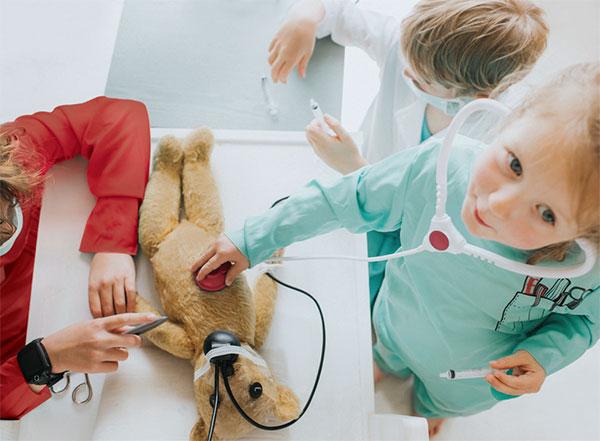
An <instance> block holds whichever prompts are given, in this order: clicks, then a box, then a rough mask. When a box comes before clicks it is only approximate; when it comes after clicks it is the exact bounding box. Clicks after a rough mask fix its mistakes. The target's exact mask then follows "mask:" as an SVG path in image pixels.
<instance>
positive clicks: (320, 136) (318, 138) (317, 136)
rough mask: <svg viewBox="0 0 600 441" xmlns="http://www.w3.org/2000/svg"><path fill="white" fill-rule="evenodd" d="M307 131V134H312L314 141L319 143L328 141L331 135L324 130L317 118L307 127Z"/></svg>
mask: <svg viewBox="0 0 600 441" xmlns="http://www.w3.org/2000/svg"><path fill="white" fill-rule="evenodd" d="M306 133H307V135H310V137H311V139H312V142H315V143H319V144H322V143H323V142H326V141H327V138H328V137H329V135H327V134H326V133H325V132H324V131H323V129H322V128H321V125H320V124H319V122H318V121H317V120H316V119H314V120H312V121H311V123H310V124H309V125H308V126H307V127H306Z"/></svg>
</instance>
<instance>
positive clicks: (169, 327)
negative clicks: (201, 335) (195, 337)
mask: <svg viewBox="0 0 600 441" xmlns="http://www.w3.org/2000/svg"><path fill="white" fill-rule="evenodd" d="M135 311H136V312H153V313H154V314H156V315H158V316H160V315H162V314H161V313H160V312H159V311H158V310H157V309H156V308H154V306H152V305H151V304H150V303H149V302H148V301H147V300H146V299H144V298H143V297H142V296H139V295H138V296H137V299H136V302H135ZM144 335H145V336H146V337H148V340H150V341H151V342H152V343H154V344H155V345H156V346H158V347H159V348H161V349H162V350H163V351H167V352H168V353H170V354H172V355H174V356H176V357H179V358H185V359H187V360H190V359H192V357H193V356H194V345H193V344H192V341H191V340H190V338H189V337H188V335H187V333H186V332H185V330H184V329H183V328H182V327H181V326H180V325H178V324H176V323H173V322H172V321H170V320H167V321H166V322H164V323H163V324H162V325H160V326H158V327H156V328H154V329H152V330H150V331H148V332H146V333H145V334H144Z"/></svg>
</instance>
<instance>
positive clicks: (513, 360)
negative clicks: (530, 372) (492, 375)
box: [490, 353, 523, 369]
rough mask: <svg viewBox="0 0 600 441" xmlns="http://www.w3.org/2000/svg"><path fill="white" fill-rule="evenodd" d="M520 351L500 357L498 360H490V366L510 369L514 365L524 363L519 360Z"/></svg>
mask: <svg viewBox="0 0 600 441" xmlns="http://www.w3.org/2000/svg"><path fill="white" fill-rule="evenodd" d="M519 358H520V357H519V355H518V353H516V354H512V355H508V356H506V357H502V358H499V359H498V360H494V361H491V362H490V367H491V368H492V369H510V368H512V367H515V366H518V365H520V364H523V363H521V362H520V360H519Z"/></svg>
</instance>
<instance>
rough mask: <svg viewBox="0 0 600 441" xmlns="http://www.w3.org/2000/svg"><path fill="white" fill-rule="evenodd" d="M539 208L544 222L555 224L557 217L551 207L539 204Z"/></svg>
mask: <svg viewBox="0 0 600 441" xmlns="http://www.w3.org/2000/svg"><path fill="white" fill-rule="evenodd" d="M537 209H538V213H540V216H541V217H542V220H543V221H544V222H546V223H548V224H551V225H554V223H555V222H556V218H555V216H554V212H553V211H552V210H551V209H550V208H548V207H547V206H545V205H538V207H537Z"/></svg>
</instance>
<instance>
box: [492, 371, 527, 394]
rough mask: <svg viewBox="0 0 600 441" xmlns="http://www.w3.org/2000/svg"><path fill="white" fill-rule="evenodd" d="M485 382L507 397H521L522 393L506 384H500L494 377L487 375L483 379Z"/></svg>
mask: <svg viewBox="0 0 600 441" xmlns="http://www.w3.org/2000/svg"><path fill="white" fill-rule="evenodd" d="M485 381H487V382H488V383H489V384H490V385H491V386H492V387H493V388H494V389H496V390H497V391H498V392H502V393H505V394H508V395H521V394H522V392H520V391H518V390H516V389H514V388H512V387H510V386H507V385H506V384H504V383H502V382H501V381H500V380H499V379H498V378H496V377H495V376H494V375H491V374H490V375H487V376H486V377H485Z"/></svg>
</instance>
